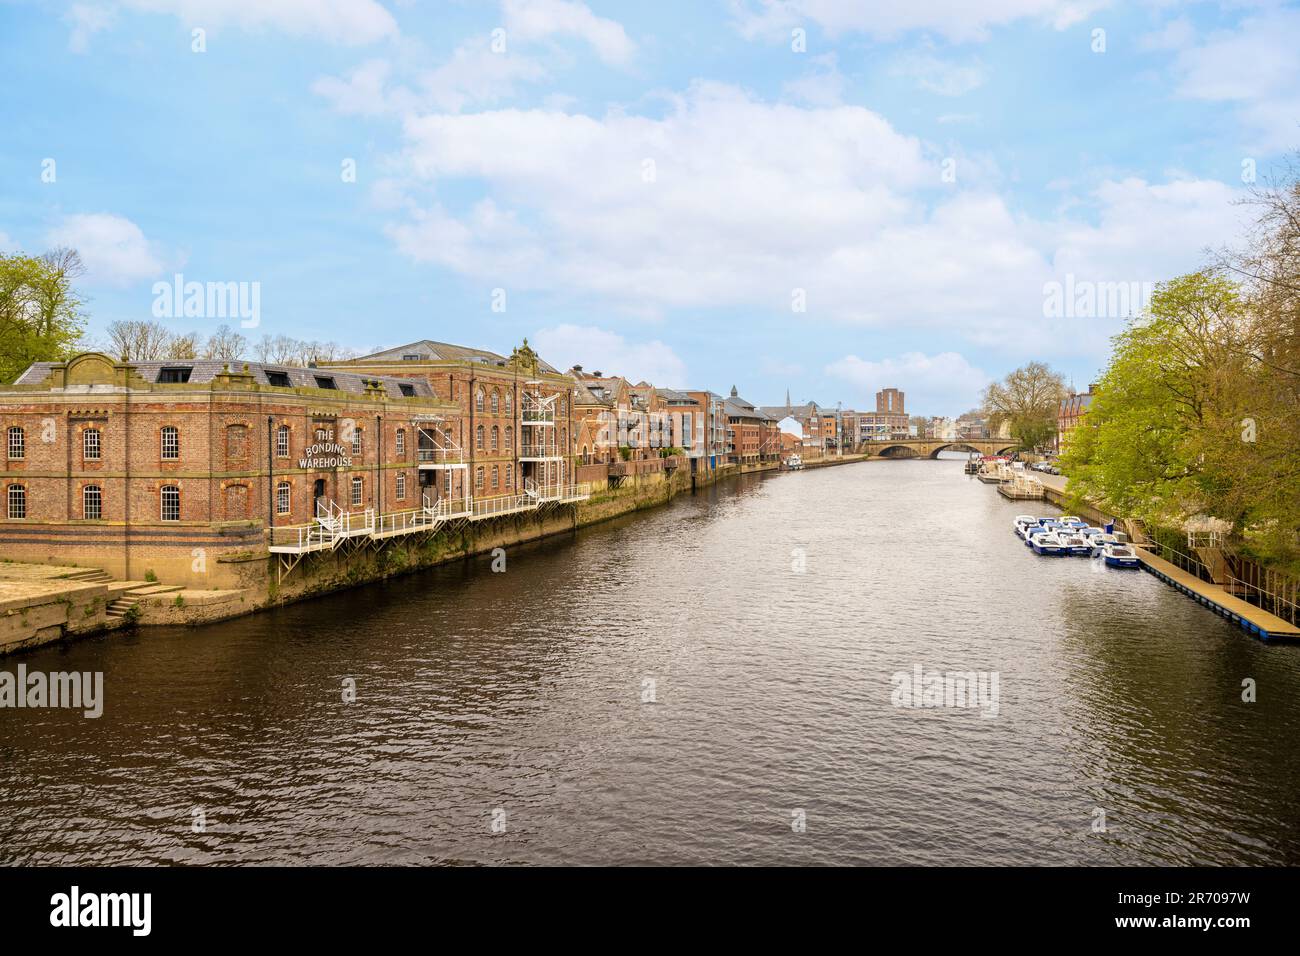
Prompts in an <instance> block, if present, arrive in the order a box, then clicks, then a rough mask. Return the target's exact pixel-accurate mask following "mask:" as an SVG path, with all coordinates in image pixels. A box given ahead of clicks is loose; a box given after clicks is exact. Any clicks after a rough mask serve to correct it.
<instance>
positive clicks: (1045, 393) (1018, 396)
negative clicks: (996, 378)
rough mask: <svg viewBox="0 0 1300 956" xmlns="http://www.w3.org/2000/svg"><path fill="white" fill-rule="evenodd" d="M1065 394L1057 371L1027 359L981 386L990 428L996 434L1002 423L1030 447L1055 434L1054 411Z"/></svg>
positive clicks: (1016, 438)
mask: <svg viewBox="0 0 1300 956" xmlns="http://www.w3.org/2000/svg"><path fill="white" fill-rule="evenodd" d="M1068 394H1069V390H1068V389H1067V388H1066V387H1065V379H1064V378H1062V377H1061V375H1060V374H1059V373H1057V372H1053V371H1052V370H1051V369H1050V368H1048V367H1047V366H1046V365H1045V364H1043V363H1042V362H1030V363H1029V364H1028V365H1024V366H1022V367H1020V368H1018V369H1016V370H1015V371H1014V372H1011V373H1009V374H1008V375H1007V377H1006V378H1004V379H1003V380H1002V381H1001V382H993V383H992V384H990V385H989V386H988V387H987V388H986V389H984V407H983V412H984V415H985V417H986V418H987V419H988V425H989V430H990V432H992V433H993V434H997V432H998V430H999V429H1000V428H1001V427H1002V425H1003V424H1004V423H1005V424H1007V425H1008V427H1009V429H1010V431H1011V437H1012V438H1014V439H1015V440H1016V441H1017V442H1019V443H1020V445H1021V447H1022V448H1026V449H1031V448H1035V447H1038V446H1040V445H1046V444H1047V443H1048V442H1050V441H1051V440H1052V438H1054V437H1055V435H1056V415H1057V411H1058V410H1059V409H1060V407H1061V399H1063V398H1065V397H1066V395H1068Z"/></svg>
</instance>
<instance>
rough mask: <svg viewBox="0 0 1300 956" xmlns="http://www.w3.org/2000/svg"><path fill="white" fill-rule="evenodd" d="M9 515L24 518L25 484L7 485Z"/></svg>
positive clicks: (25, 512) (25, 503) (25, 507)
mask: <svg viewBox="0 0 1300 956" xmlns="http://www.w3.org/2000/svg"><path fill="white" fill-rule="evenodd" d="M7 497H8V499H9V517H11V518H26V517H27V486H26V485H10V486H9V494H8V496H7Z"/></svg>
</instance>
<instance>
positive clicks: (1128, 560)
mask: <svg viewBox="0 0 1300 956" xmlns="http://www.w3.org/2000/svg"><path fill="white" fill-rule="evenodd" d="M1101 554H1102V560H1103V561H1105V562H1106V566H1107V567H1111V568H1136V567H1138V566H1139V565H1140V563H1141V562H1139V561H1138V556H1137V552H1136V551H1134V550H1133V548H1132V547H1130V546H1129V545H1127V544H1120V543H1119V542H1107V543H1106V544H1104V545H1102V547H1101Z"/></svg>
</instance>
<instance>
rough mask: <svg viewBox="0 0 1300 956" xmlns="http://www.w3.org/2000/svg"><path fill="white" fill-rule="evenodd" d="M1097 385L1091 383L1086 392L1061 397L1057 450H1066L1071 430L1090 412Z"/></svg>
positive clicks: (1058, 414) (1057, 416) (1057, 418)
mask: <svg viewBox="0 0 1300 956" xmlns="http://www.w3.org/2000/svg"><path fill="white" fill-rule="evenodd" d="M1096 390H1097V386H1096V385H1089V386H1088V390H1087V391H1086V392H1076V393H1075V394H1073V395H1070V396H1068V397H1067V398H1063V399H1061V403H1060V406H1059V408H1058V409H1057V412H1056V450H1057V451H1065V449H1066V447H1067V446H1068V445H1069V443H1070V432H1072V431H1074V429H1076V428H1078V427H1079V425H1080V424H1082V422H1083V419H1084V416H1085V415H1087V414H1088V409H1089V408H1091V407H1092V399H1093V396H1094V395H1095V394H1096Z"/></svg>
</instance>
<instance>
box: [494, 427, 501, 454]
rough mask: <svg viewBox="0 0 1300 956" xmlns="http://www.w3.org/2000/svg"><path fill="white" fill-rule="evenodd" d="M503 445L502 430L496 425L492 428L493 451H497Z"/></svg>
mask: <svg viewBox="0 0 1300 956" xmlns="http://www.w3.org/2000/svg"><path fill="white" fill-rule="evenodd" d="M500 444H501V429H500V428H498V427H497V426H496V425H493V426H492V450H493V451H496V450H497V447H498V446H499V445H500Z"/></svg>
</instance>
